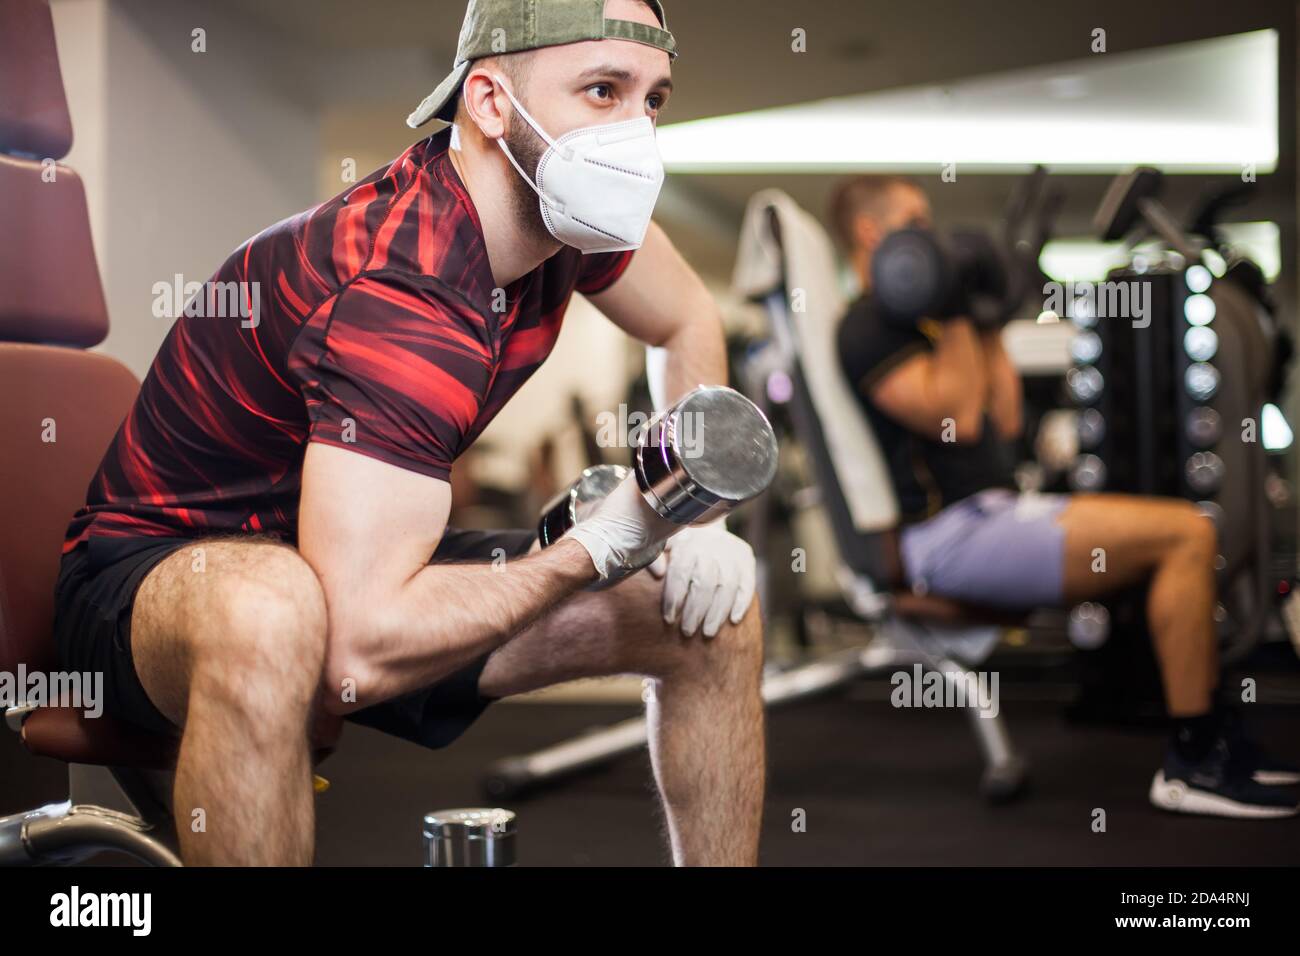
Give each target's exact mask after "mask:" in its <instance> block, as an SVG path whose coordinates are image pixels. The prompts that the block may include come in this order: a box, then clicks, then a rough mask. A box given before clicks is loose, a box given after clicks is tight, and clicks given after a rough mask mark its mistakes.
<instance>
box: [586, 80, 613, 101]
mask: <svg viewBox="0 0 1300 956" xmlns="http://www.w3.org/2000/svg"><path fill="white" fill-rule="evenodd" d="M587 92H588V93H591V94H592V95H594V96H595V97H596V99H598V100H607V99H609V98H610V97H611V96H612V95H613V94H614V91H613V90H612V89H610V86H609V84H608V83H597V84H596V85H595V86H589V87H587Z"/></svg>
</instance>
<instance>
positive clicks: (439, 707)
mask: <svg viewBox="0 0 1300 956" xmlns="http://www.w3.org/2000/svg"><path fill="white" fill-rule="evenodd" d="M535 537H536V535H535V533H534V532H532V531H465V530H460V529H455V528H448V529H447V530H446V532H445V533H444V534H443V536H442V541H441V542H439V544H438V548H437V550H436V551H435V552H434V555H433V558H432V561H433V562H438V561H491V560H493V559H494V558H496V557H499V556H501V552H504V555H505V556H506V557H514V556H518V555H522V554H525V553H527V551H528V549H529V547H531V545H532V543H533V540H534V538H535ZM197 540H198V539H194V538H145V537H137V538H107V537H99V538H96V537H92V538H89V539H88V540H87V541H86V543H85V544H82V545H79V546H78V547H77V548H76V549H74V550H73V551H71V552H70V553H68V554H66V555H64V556H63V562H62V565H61V567H60V569H59V582H58V585H57V589H56V591H55V598H54V600H55V612H54V636H55V641H56V643H57V646H58V653H59V662H60V666H61V667H63V668H64V669H66V670H70V671H80V672H85V671H91V672H100V673H102V674H103V675H104V712H105V713H106V714H108V715H109V716H111V717H114V718H117V719H119V720H124V721H128V722H130V723H133V724H136V725H138V726H141V727H144V728H146V729H147V730H152V731H154V732H155V733H170V734H176V733H178V730H177V728H176V727H175V725H174V724H172V722H171V721H169V720H168V719H167V718H166V717H165V716H163V714H162V712H161V711H159V710H158V708H157V707H155V706H154V703H153V701H151V700H150V699H149V696H148V694H146V693H145V689H144V686H143V685H142V684H141V683H140V678H139V676H138V675H137V674H136V672H135V664H134V663H133V662H132V659H131V607H132V604H133V603H134V602H135V594H136V590H137V589H138V588H139V587H140V582H141V581H143V580H144V578H145V576H146V575H147V574H148V573H149V572H150V571H151V570H153V568H154V567H155V566H156V565H157V564H158V563H159V562H161V561H162V560H163V559H164V558H166V557H167V556H168V555H170V554H172V553H173V552H175V551H178V550H180V549H182V548H185V547H190V546H193V545H195V544H196V543H197ZM497 549H500V551H498V550H497ZM488 656H489V655H488V654H484V655H483V656H482V657H480V658H478V659H477V660H475V661H474V662H473V663H471V664H468V665H466V666H465V667H464V668H462V669H461V670H459V671H456V672H455V673H453V674H452V675H450V676H449V677H447V678H445V679H444V680H441V681H439V682H438V683H436V684H433V685H431V686H429V687H425V688H422V689H420V690H417V691H413V692H412V693H409V694H405V695H403V696H402V697H397V698H394V699H392V700H388V701H385V702H383V703H381V704H375V705H374V706H372V707H367V708H365V709H363V710H358V711H354V712H353V713H351V714H349V715H348V716H347V718H346V719H347V720H349V721H352V722H353V723H357V724H363V725H365V726H367V727H374V728H375V729H377V730H382V731H383V732H384V733H388V734H392V735H394V736H396V737H401V738H402V739H404V740H410V741H413V742H414V743H418V744H421V745H423V746H425V747H431V748H438V747H445V746H447V745H448V744H449V743H451V742H452V741H453V740H455V739H456V738H457V737H459V736H460V735H461V734H462V733H464V732H465V730H466V729H467V728H468V727H469V725H470V724H472V723H473V722H474V721H475V720H476V719H477V718H478V716H479V714H481V713H483V711H484V710H485V709H486V708H487V706H488V704H490V703H492V700H493V698H490V697H485V696H483V695H482V694H480V693H479V689H478V679H479V675H480V674H481V673H482V672H483V667H484V665H485V664H486V663H487V659H488Z"/></svg>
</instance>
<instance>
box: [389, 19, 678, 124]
mask: <svg viewBox="0 0 1300 956" xmlns="http://www.w3.org/2000/svg"><path fill="white" fill-rule="evenodd" d="M647 2H648V4H649V6H650V8H651V9H652V10H653V11H654V13H655V16H656V17H658V18H659V26H658V27H652V26H650V25H649V24H646V23H636V22H634V21H632V20H608V19H606V18H605V0H469V8H468V9H466V11H465V23H464V25H463V26H461V28H460V41H459V42H458V44H457V46H456V63H455V65H454V66H453V67H452V70H451V73H449V74H448V75H447V78H446V79H445V80H443V81H442V82H441V83H439V84H438V88H437V89H436V90H434V91H433V92H432V93H430V94H429V95H428V96H426V97H425V98H424V102H422V103H421V104H420V105H419V106H417V107H416V108H415V112H414V113H412V114H411V115H410V116H408V117H407V118H406V125H407V126H410V127H413V128H414V127H417V126H423V125H424V124H425V123H427V122H429V120H431V119H434V118H437V119H441V120H448V121H450V120H451V119H452V118H453V117H454V116H455V112H456V94H458V93H459V92H460V87H461V84H462V83H464V82H465V74H467V73H468V72H469V68H470V64H471V63H473V61H474V60H478V59H481V58H482V57H485V56H497V55H498V54H502V53H517V52H519V51H520V50H536V49H538V48H539V47H544V46H560V45H562V44H565V43H580V42H582V41H583V40H631V41H632V42H633V43H644V44H646V45H647V46H652V47H657V48H658V49H660V50H663V51H665V52H666V53H667V54H668V55H669V56H670V57H674V58H675V57H676V56H677V41H676V40H674V39H673V35H672V34H671V33H669V32H668V21H667V18H666V17H665V16H664V7H663V4H662V3H660V2H659V0H647Z"/></svg>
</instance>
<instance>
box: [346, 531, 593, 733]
mask: <svg viewBox="0 0 1300 956" xmlns="http://www.w3.org/2000/svg"><path fill="white" fill-rule="evenodd" d="M596 576H597V575H596V570H595V567H594V565H593V564H592V561H591V557H590V556H589V555H588V553H587V551H586V549H585V548H583V547H582V545H580V544H578V543H577V542H576V541H569V540H561V541H558V542H556V544H555V545H554V546H553V547H550V548H547V549H546V550H543V551H538V552H535V553H533V554H530V555H528V556H526V557H519V558H511V559H508V560H504V559H503V560H502V561H501V562H496V561H494V562H492V563H490V564H452V563H448V564H430V565H426V566H424V567H422V568H421V569H420V570H419V571H418V572H417V573H416V574H414V575H413V576H412V577H411V578H410V579H409V580H407V581H406V583H405V584H404V585H402V587H401V588H400V590H399V591H398V592H397V593H396V594H395V595H393V596H392V598H391V599H389V600H386V601H384V602H382V604H383V606H382V607H376V608H374V609H373V611H371V612H369V613H366V614H365V615H364V618H363V619H364V620H366V621H367V626H365V627H364V629H363V630H362V632H361V633H360V634H353V635H346V636H345V635H337V636H336V635H331V644H334V643H335V638H336V637H338V638H339V639H340V644H341V646H340V647H337V648H332V654H331V655H327V661H326V685H327V688H328V693H330V694H331V695H332V694H334V693H335V692H336V691H337V692H340V693H341V691H342V689H343V687H344V681H346V680H348V679H351V680H352V681H353V682H355V683H354V685H353V686H355V688H356V694H355V695H354V696H355V698H356V699H355V701H354V702H351V701H348V702H343V703H339V702H337V701H335V702H332V704H331V705H332V706H338V708H339V711H340V712H347V711H351V710H356V709H359V708H361V707H366V706H369V705H371V704H375V703H378V702H380V701H383V700H388V699H389V698H392V697H396V696H398V695H400V694H403V693H406V692H408V691H411V690H415V689H417V688H420V687H425V686H428V685H429V684H432V683H435V682H436V681H438V680H441V679H443V678H445V677H447V676H448V675H449V674H451V673H453V672H454V671H456V670H458V669H460V668H461V667H463V666H464V665H466V664H468V663H469V662H470V661H472V660H474V659H475V658H476V657H478V656H480V655H482V654H485V653H487V652H488V651H491V650H493V649H495V648H497V647H499V646H501V645H502V644H504V643H505V642H506V641H508V640H509V639H510V638H511V637H513V636H514V635H516V634H518V633H519V632H520V631H521V630H522V629H523V628H525V627H526V626H527V625H528V624H530V623H531V622H532V621H534V620H536V619H537V618H538V617H540V616H541V615H542V614H543V613H545V612H546V611H547V610H548V609H550V608H551V607H553V606H554V605H555V604H557V603H559V602H560V601H562V600H563V599H564V598H566V597H568V596H569V595H571V594H573V593H574V592H575V591H578V590H579V589H581V588H582V587H584V586H586V585H588V584H590V583H591V582H593V581H594V580H596ZM376 603H379V602H376Z"/></svg>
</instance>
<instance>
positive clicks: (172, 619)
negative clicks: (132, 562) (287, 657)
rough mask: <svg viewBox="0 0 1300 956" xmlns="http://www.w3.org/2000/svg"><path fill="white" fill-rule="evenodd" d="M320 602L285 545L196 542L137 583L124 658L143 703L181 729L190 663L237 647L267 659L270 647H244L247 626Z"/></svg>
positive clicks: (244, 540)
mask: <svg viewBox="0 0 1300 956" xmlns="http://www.w3.org/2000/svg"><path fill="white" fill-rule="evenodd" d="M322 604H323V596H322V595H321V593H320V584H319V581H318V580H317V578H316V575H315V573H314V572H313V571H312V570H311V568H310V566H309V565H308V564H307V563H306V562H305V561H304V560H303V559H302V557H301V556H300V555H299V554H298V552H297V551H296V550H295V549H294V548H292V547H291V546H289V545H287V544H284V543H281V542H279V541H277V540H275V539H273V538H269V537H263V536H251V535H250V536H228V537H219V538H201V539H196V540H194V541H191V542H187V543H185V544H184V546H182V547H179V548H177V549H176V550H175V551H174V552H172V553H171V554H170V555H168V556H167V557H166V558H164V559H163V560H161V561H160V562H158V564H157V565H156V566H155V567H154V568H153V569H152V570H151V571H150V572H149V573H148V574H147V575H146V576H145V578H144V580H143V581H142V582H141V584H140V587H139V590H138V591H137V592H136V594H135V596H134V601H133V603H132V606H131V608H130V611H129V639H128V640H129V644H128V652H129V654H130V656H131V659H132V662H133V664H134V670H135V673H136V675H137V676H138V678H139V681H140V684H141V686H142V687H143V689H144V690H145V692H146V693H147V695H148V698H149V700H150V701H152V703H153V705H154V706H155V707H156V708H157V709H158V711H159V712H160V713H161V714H162V715H163V716H164V717H165V718H166V719H167V720H168V721H169V722H170V723H171V724H173V725H175V726H177V727H180V726H183V725H184V722H185V714H186V711H187V709H188V704H189V692H190V685H191V680H192V677H193V674H194V668H195V664H196V661H197V660H199V659H200V658H201V657H202V656H203V655H205V654H210V653H217V652H220V651H221V650H228V649H231V647H232V645H233V644H236V643H238V644H239V646H240V647H242V648H243V649H244V650H245V651H249V652H251V654H250V655H249V656H251V655H252V654H256V655H259V656H260V655H262V654H274V653H275V648H274V646H271V647H265V648H260V647H259V648H248V647H247V645H246V644H245V643H244V641H245V640H246V638H247V633H248V632H249V631H250V630H254V629H256V628H255V627H254V625H256V623H257V622H259V621H265V620H266V619H267V616H268V615H270V614H272V613H275V614H283V615H286V616H288V617H289V618H294V617H302V618H308V617H311V616H313V615H317V612H318V611H319V608H320V606H321V605H322ZM286 630H291V629H290V628H287V629H286ZM288 637H289V635H288V634H286V635H285V638H286V639H285V644H284V647H285V651H286V653H292V645H291V644H290V641H289V640H288ZM268 643H269V642H268ZM247 663H248V664H250V666H251V665H252V664H253V662H252V661H247ZM285 664H286V666H293V665H292V662H288V661H286V662H285ZM303 666H307V665H306V664H304V665H303Z"/></svg>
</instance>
